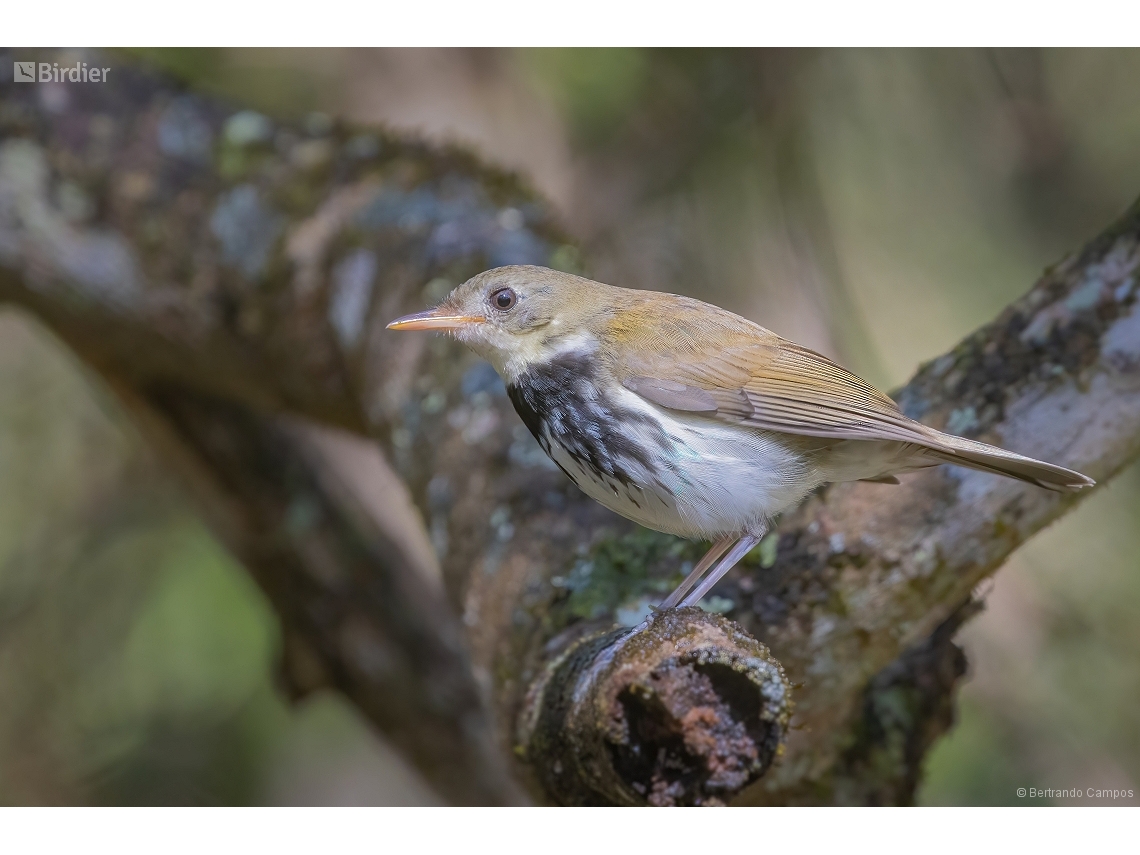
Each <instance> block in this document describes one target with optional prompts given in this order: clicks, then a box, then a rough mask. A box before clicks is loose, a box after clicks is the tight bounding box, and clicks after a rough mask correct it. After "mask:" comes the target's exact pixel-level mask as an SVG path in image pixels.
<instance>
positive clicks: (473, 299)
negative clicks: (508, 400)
mask: <svg viewBox="0 0 1140 855" xmlns="http://www.w3.org/2000/svg"><path fill="white" fill-rule="evenodd" d="M622 290H623V289H620V288H612V287H610V286H608V285H602V284H601V283H599V282H591V281H590V280H589V279H583V278H581V277H580V276H572V275H571V274H569V273H560V272H559V271H557V270H548V269H547V268H545V267H532V266H529V265H515V266H511V267H497V268H495V269H494V270H488V271H486V272H484V273H480V274H479V275H478V276H473V277H472V278H471V279H468V280H467V281H466V282H464V283H463V284H462V285H460V286H459V287H458V288H456V289H455V290H454V291H452V292H451V293H450V294H448V295H447V297H446V298H444V300H443V302H441V303H440V304H439V305H438V306H436V307H435V308H434V309H428V310H427V311H426V312H418V313H417V314H414V315H408V316H406V317H403V318H399V319H398V320H395V321H392V323H390V324H388V329H394V330H446V331H448V332H450V333H452V334H453V335H454V336H455V337H456V338H457V339H459V340H460V341H462V342H463V343H464V344H466V345H467V346H468V347H470V348H471V349H472V350H474V351H475V352H476V353H478V354H479V355H480V356H482V357H483V358H484V359H486V360H487V361H488V362H490V363H491V364H492V365H493V366H495V370H496V371H498V372H499V374H500V375H501V376H502V377H503V379H504V380H506V381H507V382H508V383H509V382H511V381H513V380H514V379H515V378H516V377H518V376H519V375H520V374H522V373H523V372H524V371H526V369H527V368H528V367H529V366H531V365H534V364H536V363H541V362H545V361H547V360H549V359H551V358H552V357H553V356H554V355H555V354H556V353H558V352H559V351H560V350H564V349H566V348H569V347H576V346H579V345H580V346H583V347H587V348H588V347H590V346H591V345H592V342H591V341H590V339H591V338H592V337H593V336H594V335H595V334H596V332H597V330H599V329H600V328H601V327H602V326H603V325H604V324H605V323H606V321H607V319H608V318H609V317H610V316H611V315H612V313H613V311H614V308H615V299H620V298H619V295H618V294H617V292H621V291H622Z"/></svg>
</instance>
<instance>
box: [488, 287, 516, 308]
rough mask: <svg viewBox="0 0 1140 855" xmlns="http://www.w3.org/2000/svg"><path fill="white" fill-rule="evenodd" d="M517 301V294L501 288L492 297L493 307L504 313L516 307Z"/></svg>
mask: <svg viewBox="0 0 1140 855" xmlns="http://www.w3.org/2000/svg"><path fill="white" fill-rule="evenodd" d="M517 301H518V297H516V296H515V292H514V291H512V290H511V289H510V288H500V289H499V290H498V291H496V292H495V293H494V294H492V295H491V305H493V306H494V307H495V308H496V309H499V310H500V311H503V312H505V311H507V309H510V308H511V307H512V306H514V304H515V303H516V302H517Z"/></svg>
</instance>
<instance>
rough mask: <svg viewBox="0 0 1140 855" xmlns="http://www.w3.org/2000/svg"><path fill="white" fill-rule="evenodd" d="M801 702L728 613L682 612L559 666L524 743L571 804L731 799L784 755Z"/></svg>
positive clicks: (536, 696)
mask: <svg viewBox="0 0 1140 855" xmlns="http://www.w3.org/2000/svg"><path fill="white" fill-rule="evenodd" d="M791 707H792V704H791V689H790V686H789V684H788V681H787V678H786V677H785V675H784V670H783V668H782V667H781V665H780V663H779V662H777V661H776V660H775V659H774V658H772V656H771V654H770V653H769V651H768V648H766V647H765V646H764V645H763V644H761V643H760V642H758V641H757V640H756V639H754V638H752V637H751V636H750V635H748V634H747V633H745V632H744V631H743V630H742V629H741V628H740V627H739V626H737V625H736V624H734V623H732V622H731V621H729V620H727V619H726V618H723V617H721V616H719V615H713V614H707V613H705V612H703V611H701V610H700V609H697V608H684V609H674V610H670V611H666V612H661V613H658V614H656V615H654V616H653V617H651V618H649V619H648V620H647V621H646V622H645V623H643V624H641V625H640V626H638V627H636V628H635V629H632V630H629V629H618V630H611V631H608V632H603V633H599V634H596V635H592V636H589V637H587V638H584V639H581V640H579V641H578V642H576V643H575V644H573V645H572V646H571V647H570V648H569V649H567V650H565V651H563V652H562V653H561V654H559V655H557V656H556V657H555V658H554V659H552V660H551V661H550V662H549V663H548V664H547V666H546V668H545V669H544V671H543V673H542V674H541V675H540V676H539V678H538V679H537V680H536V681H535V683H534V684H533V685H532V686H531V690H530V692H529V694H528V697H527V702H526V704H525V707H524V710H523V713H522V717H521V723H520V742H521V745H522V751H523V753H524V756H525V758H526V760H527V762H528V763H529V764H530V765H531V767H532V768H533V770H534V772H535V774H536V775H537V776H538V778H539V779H540V781H541V783H542V786H543V789H544V790H545V791H546V792H547V793H548V794H550V795H551V796H552V797H553V798H554V800H555V801H557V802H559V803H561V804H572V805H597V804H619V805H647V804H648V805H715V804H724V803H725V802H727V801H728V800H729V799H731V798H732V797H733V796H734V795H735V794H736V793H738V792H739V791H740V790H742V789H743V788H744V787H746V786H747V785H748V784H750V783H751V782H752V781H754V780H756V779H757V778H758V777H760V776H761V775H762V774H764V772H765V771H766V770H767V768H768V767H769V765H770V764H771V763H772V760H773V759H774V758H775V757H776V755H777V754H778V753H779V749H780V745H781V742H782V740H783V738H784V733H785V732H786V730H787V725H788V719H789V718H790V716H791Z"/></svg>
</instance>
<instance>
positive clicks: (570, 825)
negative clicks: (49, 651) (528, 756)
mask: <svg viewBox="0 0 1140 855" xmlns="http://www.w3.org/2000/svg"><path fill="white" fill-rule="evenodd" d="M1137 819H1140V808H1119V809H1111V808H1108V809H1098V808H1032V807H1030V808H1022V809H1019V808H1005V809H1003V808H989V809H987V808H962V809H956V808H943V809H939V808H925V809H923V808H878V809H857V808H769V809H765V808H741V809H736V810H732V809H730V810H711V811H709V810H704V811H698V810H673V811H670V810H659V811H645V810H641V811H633V810H620V809H568V808H553V809H551V808H522V809H504V808H498V809H495V808H486V809H480V808H421V809H417V808H389V809H385V808H260V809H256V808H255V809H245V810H242V809H226V808H199V809H188V808H134V809H131V808H105V809H96V808H78V809H75V808H71V809H69V808H59V809H53V810H49V809H35V808H8V809H0V826H2V828H3V837H4V848H5V850H6V851H12V852H37V853H38V852H45V851H46V852H57V851H58V852H66V853H68V855H70V853H74V852H84V853H90V852H95V853H99V852H107V853H114V855H128V853H135V852H138V853H147V855H151V853H154V852H162V853H163V855H181V853H186V855H201V853H203V852H208V853H210V855H217V853H228V852H234V853H241V855H249V853H253V852H270V853H273V855H282V853H290V852H298V853H305V855H313V853H335V855H348V853H356V852H383V853H387V852H392V853H405V852H408V853H415V855H423V853H436V852H438V853H444V855H469V853H484V852H485V853H494V855H513V853H520V855H524V853H525V855H604V854H605V853H622V855H627V853H647V855H654V853H661V854H662V855H666V853H668V855H715V853H737V852H760V853H768V852H775V853H789V855H800V853H816V852H829V853H831V852H843V853H860V852H874V853H876V855H880V853H894V852H900V853H902V852H905V853H914V852H921V853H923V855H940V853H946V855H962V853H963V852H969V853H971V855H973V853H975V852H1001V853H1003V855H1007V853H1010V852H1032V853H1040V852H1115V851H1126V850H1127V849H1129V848H1130V847H1131V846H1132V845H1134V842H1135V830H1136V825H1137Z"/></svg>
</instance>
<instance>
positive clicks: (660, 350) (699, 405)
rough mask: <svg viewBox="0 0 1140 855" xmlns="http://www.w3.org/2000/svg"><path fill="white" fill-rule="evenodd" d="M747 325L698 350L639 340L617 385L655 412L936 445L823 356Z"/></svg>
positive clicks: (928, 433)
mask: <svg viewBox="0 0 1140 855" xmlns="http://www.w3.org/2000/svg"><path fill="white" fill-rule="evenodd" d="M734 320H735V319H734ZM749 327H750V328H742V327H741V326H740V325H737V324H732V325H731V326H730V327H727V328H725V329H721V330H716V331H715V334H708V335H706V336H705V337H704V339H703V341H704V342H716V343H717V344H716V346H714V345H713V344H711V343H710V344H707V345H706V344H704V343H703V342H702V343H699V344H698V343H696V336H685V341H684V346H683V347H676V346H673V347H670V346H668V343H667V342H656V344H658V345H664V346H659V347H653V346H652V344H654V343H652V342H643V344H650V345H651V346H650V347H649V348H648V349H647V348H645V347H644V346H641V347H637V348H631V349H630V350H629V351H627V352H626V355H625V357H624V358H623V359H622V360H621V363H620V365H621V367H620V369H619V370H618V372H617V373H618V375H619V379H620V381H621V383H622V385H624V386H625V387H626V388H627V389H629V390H630V391H632V392H635V393H636V394H638V395H640V396H641V397H643V398H645V399H646V400H648V401H651V402H652V403H654V404H656V405H657V406H660V407H664V408H666V409H671V410H676V411H684V412H690V413H693V414H695V415H700V416H703V417H706V418H712V419H716V420H718V421H724V422H730V423H733V424H745V425H748V426H751V427H755V428H758V429H761V430H771V431H779V432H783V433H791V434H798V435H801V436H813V437H824V438H831V439H864V440H899V441H902V442H914V443H918V444H921V445H928V444H931V442H932V441H934V442H937V440H936V439H935V438H936V437H937V436H938V432H937V431H934V430H933V429H931V428H928V427H926V426H925V425H922V424H919V423H917V422H915V421H912V420H911V419H909V418H907V417H906V416H905V415H903V413H902V412H901V411H900V410H899V408H898V406H897V405H896V404H895V402H894V401H892V400H891V399H890V398H888V397H887V396H886V395H884V394H883V393H882V392H880V391H878V390H877V389H875V388H874V387H873V386H871V385H870V384H869V383H867V382H866V381H864V380H862V379H860V378H859V377H857V376H855V375H854V374H852V373H851V372H850V371H848V370H846V369H845V368H842V367H840V366H838V365H836V364H835V363H834V362H832V361H831V360H830V359H828V358H827V357H826V356H823V355H822V354H819V353H816V352H815V351H813V350H809V349H808V348H806V347H801V346H800V345H798V344H795V343H793V342H790V341H787V340H786V339H782V338H780V337H779V336H777V335H776V334H775V333H772V332H769V331H768V330H765V329H763V328H761V327H755V326H752V325H749ZM709 332H711V331H709ZM670 341H673V342H676V341H677V337H676V336H675V335H674V336H670ZM645 353H653V354H654V358H653V359H652V360H649V359H646V358H645V357H644V354H645ZM662 375H664V376H662Z"/></svg>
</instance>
